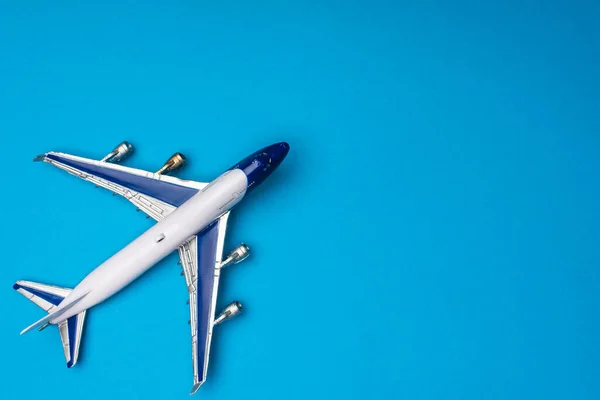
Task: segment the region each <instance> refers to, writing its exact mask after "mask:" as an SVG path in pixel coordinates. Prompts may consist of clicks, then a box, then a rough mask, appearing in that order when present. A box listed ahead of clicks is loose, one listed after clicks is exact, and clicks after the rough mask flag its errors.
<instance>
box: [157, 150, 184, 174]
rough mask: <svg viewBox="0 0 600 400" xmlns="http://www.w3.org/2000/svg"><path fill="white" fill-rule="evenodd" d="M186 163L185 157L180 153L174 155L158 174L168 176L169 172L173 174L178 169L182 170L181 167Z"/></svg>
mask: <svg viewBox="0 0 600 400" xmlns="http://www.w3.org/2000/svg"><path fill="white" fill-rule="evenodd" d="M184 163H185V156H184V155H183V154H181V153H179V152H177V153H175V154H173V155H172V156H171V157H170V158H169V159H168V160H167V162H166V163H165V165H163V166H162V167H161V168H160V169H159V170H158V171H156V173H157V174H168V173H169V172H173V171H175V170H176V169H179V168H181V166H182V165H183V164H184Z"/></svg>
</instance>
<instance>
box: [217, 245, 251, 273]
mask: <svg viewBox="0 0 600 400" xmlns="http://www.w3.org/2000/svg"><path fill="white" fill-rule="evenodd" d="M249 255H250V247H248V246H247V245H245V244H244V243H242V244H240V245H239V246H238V247H236V248H235V249H233V251H232V252H231V253H229V255H228V256H227V258H226V259H225V260H224V261H223V262H222V263H221V268H225V267H226V266H228V265H231V264H238V263H241V262H242V261H244V260H245V259H246V258H248V256H249Z"/></svg>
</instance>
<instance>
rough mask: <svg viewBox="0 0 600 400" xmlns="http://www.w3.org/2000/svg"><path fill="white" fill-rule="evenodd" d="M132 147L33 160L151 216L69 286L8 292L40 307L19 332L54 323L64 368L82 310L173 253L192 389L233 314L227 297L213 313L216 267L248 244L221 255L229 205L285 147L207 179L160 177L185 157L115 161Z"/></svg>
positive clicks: (28, 285)
mask: <svg viewBox="0 0 600 400" xmlns="http://www.w3.org/2000/svg"><path fill="white" fill-rule="evenodd" d="M132 151H133V147H132V146H131V145H130V144H129V143H127V142H123V143H121V144H120V145H119V146H118V147H117V148H115V149H114V150H113V151H112V152H111V153H109V154H108V155H107V156H106V157H104V158H103V159H101V160H99V161H98V160H91V159H87V158H82V157H76V156H72V155H69V154H63V153H55V152H50V153H46V154H42V155H40V156H37V157H35V159H34V161H45V162H47V163H49V164H52V165H54V166H55V167H58V168H60V169H63V170H65V171H67V172H68V173H70V174H72V175H75V176H77V177H79V178H81V179H84V180H86V181H89V182H92V183H94V184H95V185H96V186H102V187H104V188H106V189H108V190H110V191H112V192H113V194H119V195H121V196H123V197H125V198H126V199H127V200H129V201H130V202H132V203H133V204H134V205H135V206H137V208H138V210H142V211H144V212H145V213H146V214H147V215H148V216H149V217H152V218H154V219H155V220H156V221H157V224H156V225H154V226H153V227H152V228H150V229H148V230H147V231H146V232H145V233H144V234H142V235H141V236H140V237H138V238H137V239H135V240H134V241H133V242H131V243H130V244H129V245H127V246H126V247H125V248H124V249H123V250H121V251H119V252H118V253H117V254H115V255H114V256H112V257H111V258H109V259H108V260H106V261H105V262H104V263H103V264H101V265H100V266H99V267H97V268H96V269H95V270H93V271H92V272H91V273H90V274H89V275H88V276H86V277H85V278H84V279H83V280H82V281H81V282H80V283H79V284H78V285H77V286H76V287H75V288H74V289H67V288H62V287H57V286H50V285H44V284H41V283H35V282H29V281H18V282H17V283H16V284H15V285H14V289H16V290H17V291H19V292H20V293H21V294H23V295H24V296H25V297H27V298H28V299H29V300H31V301H33V302H34V303H35V304H37V305H38V306H40V307H41V308H43V309H44V310H46V311H47V312H48V315H47V316H45V317H44V318H42V319H40V320H39V321H37V322H35V323H34V324H32V325H31V326H29V327H27V328H26V329H24V330H23V331H22V332H21V334H23V333H25V332H28V331H30V330H32V329H34V328H36V327H40V328H39V330H42V329H44V328H45V327H47V326H48V325H50V324H52V325H58V330H59V332H60V338H61V341H62V344H63V348H64V352H65V358H66V360H67V367H69V368H71V367H72V366H73V365H75V364H76V363H77V358H78V355H79V346H80V345H81V333H82V331H83V323H84V320H85V314H86V312H87V310H89V309H90V308H92V307H93V306H95V305H97V304H99V303H101V302H103V301H104V300H106V299H108V298H109V297H111V296H112V295H114V294H115V293H117V292H118V291H120V290H121V289H123V288H124V287H125V286H127V285H129V284H130V283H131V282H133V281H134V280H136V279H137V278H138V277H139V276H140V275H142V274H143V273H144V272H146V271H147V270H149V269H150V268H151V267H152V266H154V265H155V264H156V263H158V262H159V261H160V260H162V259H163V258H165V257H166V256H167V255H169V254H170V253H171V252H172V251H174V250H177V251H178V252H179V257H180V259H181V261H180V263H181V264H182V266H183V274H184V275H185V281H186V285H187V288H188V293H189V305H190V325H191V334H192V361H193V370H194V386H193V388H192V391H191V394H194V393H195V392H196V391H197V390H198V388H199V387H200V386H201V385H202V384H203V383H204V382H205V380H206V372H207V369H208V356H209V352H210V343H211V338H212V333H213V327H214V326H215V325H217V324H219V323H221V322H223V321H225V320H226V319H228V318H231V317H233V316H234V315H236V314H237V313H238V312H239V311H240V310H241V308H242V305H241V304H240V303H239V302H237V301H235V302H233V303H231V304H229V305H228V306H227V307H226V308H225V310H224V311H223V312H222V313H221V314H220V315H219V316H218V317H216V318H215V306H216V302H217V291H218V287H219V277H220V275H221V269H223V268H225V267H226V266H228V265H230V264H236V263H239V262H240V261H242V260H244V259H245V258H246V257H248V255H249V254H250V253H249V252H250V249H249V248H248V247H247V246H246V245H245V244H241V245H239V246H238V247H237V248H235V250H233V251H232V252H231V254H229V256H227V257H225V259H223V244H224V241H225V231H226V229H227V218H228V217H229V212H230V210H231V209H232V208H233V207H234V206H235V205H236V204H237V203H239V202H240V201H241V200H242V199H243V198H244V196H245V195H246V194H247V193H248V192H250V191H251V190H252V189H253V188H255V187H256V186H257V185H258V184H260V183H261V182H262V181H264V180H265V179H266V178H267V177H268V176H269V175H270V174H271V173H272V172H273V171H274V170H275V169H276V168H277V166H278V165H279V164H281V162H282V161H283V159H284V158H285V156H286V155H287V153H288V151H289V146H288V144H287V143H285V142H282V143H276V144H273V145H271V146H268V147H265V148H264V149H262V150H259V151H258V152H256V153H254V154H252V155H250V156H249V157H247V158H245V159H243V160H242V161H240V162H239V163H237V164H236V165H235V166H234V167H233V168H231V169H229V170H227V171H225V172H224V173H223V174H222V175H221V176H219V177H218V178H217V179H215V180H214V181H212V182H210V183H204V182H194V181H185V180H181V179H177V178H174V177H171V176H167V175H165V174H166V173H168V172H171V171H174V170H175V169H177V168H179V167H180V166H181V165H182V164H183V162H184V161H185V157H183V155H182V154H181V153H176V154H175V155H174V156H172V157H171V158H170V159H169V160H168V161H167V163H165V165H164V166H163V167H162V168H161V169H160V170H158V171H157V172H156V173H152V172H148V171H143V170H139V169H133V168H128V167H124V166H121V165H117V164H116V163H117V162H119V161H121V160H122V159H124V158H125V157H126V156H128V155H129V154H130V153H131V152H132Z"/></svg>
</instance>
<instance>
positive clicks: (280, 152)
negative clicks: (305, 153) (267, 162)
mask: <svg viewBox="0 0 600 400" xmlns="http://www.w3.org/2000/svg"><path fill="white" fill-rule="evenodd" d="M289 151H290V145H289V144H287V142H280V143H275V144H273V145H271V146H269V149H268V151H267V153H268V154H269V156H270V157H271V166H273V167H276V166H278V165H279V164H281V162H282V161H283V159H284V158H285V156H287V154H288V152H289Z"/></svg>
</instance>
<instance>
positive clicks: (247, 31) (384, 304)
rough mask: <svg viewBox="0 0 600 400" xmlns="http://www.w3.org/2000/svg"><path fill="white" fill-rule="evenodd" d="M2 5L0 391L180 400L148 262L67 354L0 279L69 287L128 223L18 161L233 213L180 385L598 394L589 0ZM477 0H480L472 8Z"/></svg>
mask: <svg viewBox="0 0 600 400" xmlns="http://www.w3.org/2000/svg"><path fill="white" fill-rule="evenodd" d="M50 3H52V4H51V5H50V4H48V2H17V1H15V2H6V1H2V3H1V6H0V148H1V149H2V165H3V172H2V179H3V185H2V189H1V190H2V196H0V209H1V210H2V212H3V217H2V229H1V230H0V235H1V236H0V237H1V239H2V240H1V243H2V245H1V246H2V247H1V250H2V256H3V260H2V266H1V268H0V283H1V284H2V290H0V304H1V305H2V306H1V310H2V325H1V328H2V329H0V354H1V355H2V358H1V362H0V382H1V384H0V398H2V399H14V398H17V397H18V398H23V396H25V397H26V398H38V399H52V398H65V396H66V397H67V398H84V399H107V398H109V399H121V398H127V399H132V398H140V399H154V398H156V399H166V398H168V399H175V398H180V399H185V398H188V390H189V389H190V388H191V385H192V379H191V378H192V377H191V361H190V339H189V329H188V325H187V324H186V321H187V320H188V308H187V306H186V304H185V302H186V299H187V293H186V289H185V287H184V284H183V278H182V277H180V276H179V272H180V268H179V267H178V266H177V265H176V262H177V258H176V257H175V256H174V255H173V256H170V257H168V258H167V259H166V260H165V261H164V262H161V263H160V264H159V265H158V266H157V267H156V268H154V269H153V270H151V271H150V272H149V273H148V274H147V275H145V276H144V277H143V278H141V279H140V280H139V281H137V282H136V283H135V284H133V285H132V286H130V287H129V288H128V289H127V290H125V291H123V292H121V293H120V294H119V295H117V296H115V297H114V298H112V299H111V300H109V301H108V302H107V303H105V304H102V305H101V306H98V307H97V308H95V309H94V310H93V311H91V312H90V313H89V314H88V315H89V319H88V323H87V325H86V334H85V337H84V343H83V345H82V357H81V362H80V364H79V365H77V367H76V368H74V369H72V370H67V368H66V367H65V365H64V364H65V362H64V358H63V354H62V349H61V345H60V341H59V338H58V334H57V333H56V332H55V331H54V329H47V330H45V331H44V332H42V333H37V332H34V333H30V334H27V335H25V336H23V337H20V336H19V334H18V333H19V331H20V330H21V329H23V328H24V327H25V326H27V325H29V324H30V323H32V322H33V321H35V320H37V319H39V318H41V317H42V316H43V312H42V311H41V310H39V309H38V308H37V307H36V306H35V305H33V304H31V303H30V302H28V301H27V300H25V299H24V298H22V297H21V296H20V295H19V294H17V293H15V292H14V291H12V289H11V285H12V284H13V282H14V281H15V280H17V279H30V280H35V281H39V282H44V283H52V284H58V285H63V286H71V287H72V286H74V285H76V284H77V282H78V281H79V280H80V279H81V278H83V277H84V276H85V275H86V274H87V273H88V272H89V271H91V270H92V269H93V268H94V267H95V266H97V265H98V264H100V263H101V262H102V261H104V260H105V259H106V258H108V257H109V256H110V255H112V254H113V253H115V252H116V251H118V250H119V249H120V248H121V247H123V246H124V245H126V244H127V243H128V242H129V241H131V240H132V239H133V238H135V237H136V236H137V235H139V234H141V233H142V232H143V231H144V230H145V229H147V228H148V227H149V226H151V224H152V222H151V221H150V220H145V219H144V217H143V215H142V214H140V213H135V212H133V207H132V206H131V205H130V204H128V203H127V202H125V201H124V200H122V199H118V198H113V197H111V195H110V194H109V193H108V192H105V191H103V190H101V189H94V188H93V186H92V185H89V184H86V183H83V182H81V181H79V180H77V179H75V178H73V177H70V176H68V175H66V174H65V173H64V172H62V171H59V170H56V169H53V168H51V167H50V166H48V165H40V164H34V163H32V162H31V158H32V157H33V156H34V155H36V154H38V153H42V152H44V151H49V150H57V151H65V152H70V153H75V154H78V155H82V156H88V157H102V156H103V155H104V154H106V153H107V152H109V151H110V150H111V149H112V148H113V146H114V145H116V144H117V143H119V142H120V141H121V140H124V139H126V140H129V141H131V142H132V143H134V144H135V145H137V153H136V154H135V155H134V156H133V157H132V158H131V159H129V160H127V161H126V163H125V164H126V165H129V166H135V167H138V168H144V169H150V170H155V169H157V168H158V167H160V165H162V162H163V161H164V160H165V159H166V158H167V157H168V156H170V155H171V154H172V153H173V152H175V151H182V152H183V153H184V154H186V155H187V156H188V158H189V160H190V163H189V166H188V167H187V169H185V170H184V171H182V172H181V173H180V174H179V176H182V177H185V178H190V179H197V180H211V179H212V178H214V177H216V176H217V175H218V174H219V173H220V172H222V171H223V170H225V169H226V168H228V167H229V166H231V165H233V164H234V163H235V162H237V161H238V160H239V159H241V158H243V157H245V156H246V155H247V154H249V153H251V152H253V151H255V150H256V149H258V148H260V147H262V146H264V145H266V144H270V143H272V142H276V141H280V140H286V141H288V142H289V143H290V145H291V148H292V150H291V152H290V154H289V156H288V158H287V160H286V161H285V163H284V164H283V165H282V166H281V168H280V169H279V170H278V171H277V172H276V173H275V174H274V176H273V177H272V178H271V179H270V180H269V181H267V182H266V183H265V184H264V185H263V186H262V187H261V188H260V189H258V190H257V191H255V192H254V193H252V196H250V197H249V198H247V200H246V201H245V202H244V203H243V204H242V205H240V206H239V208H238V209H237V212H235V214H234V216H233V217H232V221H231V226H230V228H231V229H230V231H229V236H228V239H227V248H231V247H233V246H234V245H236V244H237V243H239V242H240V241H245V242H247V243H248V244H250V245H251V247H252V249H253V252H254V253H253V255H252V256H251V258H250V259H249V260H248V261H246V262H245V263H243V264H241V265H239V266H237V267H235V268H232V269H231V270H227V271H226V272H225V275H224V279H223V280H222V282H223V286H222V289H221V293H220V297H219V304H220V305H221V306H223V305H225V304H227V303H228V302H230V301H232V300H238V299H239V300H240V301H242V302H243V303H244V304H245V306H246V311H247V312H246V313H245V315H244V316H242V317H241V318H239V319H236V320H233V321H232V322H228V323H227V324H224V325H222V326H219V327H218V329H217V331H216V332H217V333H216V340H215V342H214V347H213V352H212V357H211V368H210V371H209V379H208V382H207V383H206V385H205V386H204V387H202V389H201V390H200V393H199V394H198V395H197V396H198V398H203V399H217V398H218V399H229V398H243V399H261V400H262V399H306V398H311V399H320V398H343V399H363V398H381V399H482V398H485V399H517V398H518V399H531V398H544V399H566V398H569V399H598V398H600V382H599V381H598V376H599V374H600V346H599V344H598V338H599V337H600V321H599V319H598V315H599V314H598V308H599V306H600V295H599V294H598V292H599V283H600V272H599V263H600V255H599V254H598V244H599V239H600V228H599V225H598V223H599V222H600V207H599V205H600V191H599V187H598V173H599V167H600V158H599V156H600V139H599V132H600V117H599V116H600V96H599V90H600V82H599V74H598V71H599V70H600V46H599V45H598V43H599V39H600V35H599V32H600V29H599V28H598V21H599V20H600V6H599V5H598V2H595V4H593V3H592V2H589V3H587V4H586V3H584V2H573V1H551V2H547V1H528V0H526V1H506V2H497V3H502V4H491V3H490V4H485V5H484V4H480V3H482V2H477V1H472V2H469V1H461V2H436V1H419V2H414V3H409V2H366V1H365V2H343V1H337V2H335V1H325V2H324V1H311V2H289V3H287V2H278V1H273V2H261V4H260V5H258V4H251V3H254V2H242V1H237V2H236V1H231V2H215V3H212V2H211V3H207V2H184V1H173V2H147V1H144V2H142V1H137V2H136V1H118V2H116V1H115V2H106V1H102V2H100V1H96V2H50ZM488 3H489V2H488Z"/></svg>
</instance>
